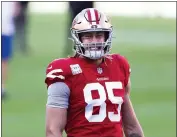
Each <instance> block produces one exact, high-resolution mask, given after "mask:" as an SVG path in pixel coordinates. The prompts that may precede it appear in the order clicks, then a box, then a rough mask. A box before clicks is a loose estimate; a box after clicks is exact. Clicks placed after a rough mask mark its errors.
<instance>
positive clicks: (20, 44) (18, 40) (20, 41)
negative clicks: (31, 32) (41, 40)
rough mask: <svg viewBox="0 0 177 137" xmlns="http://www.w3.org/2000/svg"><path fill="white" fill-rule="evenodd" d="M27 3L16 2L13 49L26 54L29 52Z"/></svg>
mask: <svg viewBox="0 0 177 137" xmlns="http://www.w3.org/2000/svg"><path fill="white" fill-rule="evenodd" d="M28 5H29V1H17V2H16V7H17V8H18V9H19V14H18V15H17V16H16V17H15V28H16V33H15V47H16V48H17V49H20V51H21V52H22V53H24V54H26V53H27V52H28V50H29V47H28V44H27V43H28V42H27V27H28V14H27V9H28Z"/></svg>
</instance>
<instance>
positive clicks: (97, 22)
mask: <svg viewBox="0 0 177 137" xmlns="http://www.w3.org/2000/svg"><path fill="white" fill-rule="evenodd" d="M94 13H95V19H96V24H99V18H98V11H97V10H96V9H94Z"/></svg>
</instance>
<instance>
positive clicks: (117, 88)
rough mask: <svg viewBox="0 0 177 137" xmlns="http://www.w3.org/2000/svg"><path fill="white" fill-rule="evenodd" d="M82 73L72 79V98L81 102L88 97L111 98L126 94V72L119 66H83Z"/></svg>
mask: <svg viewBox="0 0 177 137" xmlns="http://www.w3.org/2000/svg"><path fill="white" fill-rule="evenodd" d="M81 69H82V73H80V74H79V75H77V76H75V77H74V78H73V79H72V81H73V82H72V90H71V98H73V99H76V100H77V101H79V102H86V101H87V99H89V98H92V99H99V98H103V99H104V100H105V101H108V102H109V98H111V97H112V96H113V97H123V96H124V93H125V91H124V89H125V88H124V79H125V77H124V73H123V72H122V70H121V68H120V67H117V66H109V67H107V66H103V67H93V68H92V67H91V68H89V67H85V68H84V67H82V68H81Z"/></svg>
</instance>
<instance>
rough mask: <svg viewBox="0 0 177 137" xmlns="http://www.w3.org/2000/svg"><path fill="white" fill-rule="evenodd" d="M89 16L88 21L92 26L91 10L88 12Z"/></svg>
mask: <svg viewBox="0 0 177 137" xmlns="http://www.w3.org/2000/svg"><path fill="white" fill-rule="evenodd" d="M87 15H88V21H89V22H90V24H92V17H91V13H90V10H87Z"/></svg>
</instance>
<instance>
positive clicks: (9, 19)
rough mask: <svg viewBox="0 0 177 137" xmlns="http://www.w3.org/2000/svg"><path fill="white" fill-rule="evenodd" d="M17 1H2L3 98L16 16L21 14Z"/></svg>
mask: <svg viewBox="0 0 177 137" xmlns="http://www.w3.org/2000/svg"><path fill="white" fill-rule="evenodd" d="M15 5H16V2H2V29H1V40H2V42H1V49H2V51H1V58H2V60H1V64H2V85H1V86H2V90H1V95H2V98H3V97H4V96H5V93H6V92H5V91H6V90H5V87H6V86H5V83H6V80H7V75H8V65H9V60H10V58H11V57H12V51H13V47H12V44H13V37H14V32H15V25H14V17H15V16H17V15H18V14H19V9H18V8H17V7H16V6H15Z"/></svg>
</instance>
